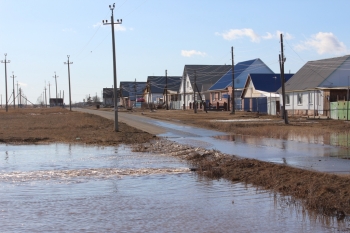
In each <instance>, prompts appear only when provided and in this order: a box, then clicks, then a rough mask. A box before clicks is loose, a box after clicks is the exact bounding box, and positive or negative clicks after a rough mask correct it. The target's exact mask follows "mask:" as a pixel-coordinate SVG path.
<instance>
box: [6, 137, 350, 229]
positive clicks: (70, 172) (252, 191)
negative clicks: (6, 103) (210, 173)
mask: <svg viewBox="0 0 350 233" xmlns="http://www.w3.org/2000/svg"><path fill="white" fill-rule="evenodd" d="M0 226H1V232H339V231H341V232H346V231H350V219H349V218H345V219H344V220H339V221H338V220H337V219H336V218H330V217H324V216H320V215H317V214H315V213H313V212H308V211H307V210H305V209H304V208H303V206H302V205H301V204H300V203H298V201H294V200H292V199H291V198H289V197H283V196H280V195H278V194H274V193H271V192H268V191H265V190H261V189H259V188H257V187H252V186H247V185H245V184H242V183H232V182H229V181H225V180H208V179H204V178H203V177H199V176H197V175H196V173H193V172H191V171H190V169H189V166H188V165H187V164H186V163H184V162H182V161H179V160H178V159H177V158H175V157H169V156H166V155H158V154H150V153H134V152H131V150H130V149H129V148H128V147H124V146H121V147H116V148H114V147H87V146H77V145H74V146H73V145H63V144H51V145H30V146H28V145H26V146H11V145H3V144H0Z"/></svg>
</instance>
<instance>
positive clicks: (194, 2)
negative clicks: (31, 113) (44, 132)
mask: <svg viewBox="0 0 350 233" xmlns="http://www.w3.org/2000/svg"><path fill="white" fill-rule="evenodd" d="M113 3H115V9H114V18H115V20H116V19H122V20H123V21H122V24H119V25H115V27H114V28H115V45H116V66H117V83H118V85H117V86H118V87H119V82H120V81H135V79H136V81H140V82H146V81H147V76H152V75H155V76H162V75H165V70H167V73H168V75H169V76H182V73H183V69H184V66H185V65H221V64H222V65H224V64H227V65H230V64H231V47H233V48H234V63H235V64H236V63H238V62H242V61H246V60H252V59H256V58H260V59H261V60H262V61H263V62H264V63H265V64H266V65H268V66H269V67H270V68H271V69H272V70H273V71H274V72H275V73H279V72H280V71H279V63H278V56H279V54H280V53H281V44H280V34H283V42H284V43H283V45H284V55H285V57H286V62H285V72H286V73H289V72H290V73H296V72H297V71H298V70H299V69H300V68H301V67H302V66H303V65H304V64H305V63H306V62H308V61H311V60H319V59H325V58H332V57H337V56H343V55H347V54H350V33H349V30H348V22H349V16H348V15H349V14H348V11H349V9H350V1H348V0H336V1H327V0H321V1H320V0H307V1H305V0H293V1H292V0H290V1H288V0H286V1H274V0H266V1H260V0H246V1H242V0H240V1H236V0H218V1H209V0H177V1H170V0H121V1H114V2H113V1H111V0H110V1H106V0H99V1H93V0H74V1H72V0H59V1H58V0H50V1H48V0H0V22H1V23H0V60H1V61H3V62H4V60H5V55H4V54H5V53H6V54H7V57H6V60H10V63H7V76H8V79H7V85H8V98H9V97H10V95H11V93H12V89H13V79H12V78H11V77H13V75H14V76H15V79H14V82H15V89H16V93H17V82H18V85H19V87H21V89H22V90H23V93H24V94H25V96H26V97H27V98H28V100H29V101H31V102H33V103H36V102H37V101H38V100H40V98H41V97H42V96H43V95H44V91H45V88H46V94H47V97H48V96H49V89H50V95H51V97H54V96H55V95H56V86H55V78H54V76H55V72H56V76H58V78H57V79H56V80H57V90H58V95H59V93H60V91H61V95H62V96H63V92H64V95H65V96H64V98H65V103H66V104H67V103H69V102H68V95H69V82H68V65H66V64H64V62H67V59H68V58H67V55H69V56H70V57H69V59H70V62H73V64H71V65H70V83H71V96H72V97H71V98H72V102H73V103H75V102H83V100H84V99H85V100H86V97H87V96H89V95H90V96H95V95H97V96H99V97H101V92H102V89H103V88H105V87H112V85H113V56H112V33H111V25H103V24H102V20H108V21H109V22H110V19H111V10H110V8H109V5H113ZM0 95H1V97H2V103H3V104H4V103H5V63H0Z"/></svg>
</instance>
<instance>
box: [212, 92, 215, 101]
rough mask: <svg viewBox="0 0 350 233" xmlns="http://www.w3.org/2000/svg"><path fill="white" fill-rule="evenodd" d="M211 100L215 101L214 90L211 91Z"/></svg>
mask: <svg viewBox="0 0 350 233" xmlns="http://www.w3.org/2000/svg"><path fill="white" fill-rule="evenodd" d="M211 100H212V101H215V93H214V92H213V93H211Z"/></svg>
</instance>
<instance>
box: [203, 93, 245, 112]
mask: <svg viewBox="0 0 350 233" xmlns="http://www.w3.org/2000/svg"><path fill="white" fill-rule="evenodd" d="M242 90H243V89H236V88H235V103H236V105H235V110H242V109H243V108H242V106H243V100H242V99H241V94H242ZM219 92H220V93H221V94H219ZM231 94H232V87H228V88H227V90H221V91H211V92H210V95H209V98H208V100H209V101H210V103H211V104H214V105H216V103H219V104H220V105H223V104H224V103H225V102H226V103H228V98H223V97H222V96H224V95H229V96H230V98H231ZM220 95H221V98H219V97H220ZM228 104H231V103H228Z"/></svg>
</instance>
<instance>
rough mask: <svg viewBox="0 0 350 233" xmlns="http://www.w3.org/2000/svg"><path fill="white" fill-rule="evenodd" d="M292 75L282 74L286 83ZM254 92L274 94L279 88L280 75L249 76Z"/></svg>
mask: <svg viewBox="0 0 350 233" xmlns="http://www.w3.org/2000/svg"><path fill="white" fill-rule="evenodd" d="M293 75H294V74H284V79H285V82H287V81H288V80H289V79H290V78H291V77H292V76H293ZM249 76H250V78H251V81H252V82H253V85H254V88H255V90H259V91H266V92H276V91H277V90H278V89H279V88H280V87H281V83H282V82H281V75H280V74H249Z"/></svg>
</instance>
